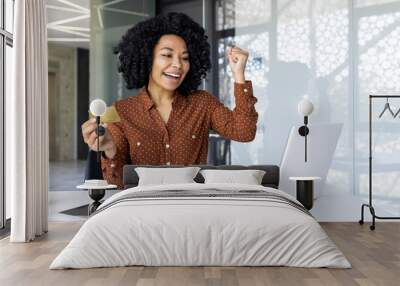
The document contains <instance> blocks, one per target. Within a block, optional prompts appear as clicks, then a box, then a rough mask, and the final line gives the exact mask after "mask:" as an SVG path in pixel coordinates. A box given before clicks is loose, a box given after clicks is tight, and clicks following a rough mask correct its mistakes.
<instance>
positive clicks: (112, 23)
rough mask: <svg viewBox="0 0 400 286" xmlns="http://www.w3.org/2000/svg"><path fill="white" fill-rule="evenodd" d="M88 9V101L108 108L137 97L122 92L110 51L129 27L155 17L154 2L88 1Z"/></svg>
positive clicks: (122, 0) (122, 82) (121, 80)
mask: <svg viewBox="0 0 400 286" xmlns="http://www.w3.org/2000/svg"><path fill="white" fill-rule="evenodd" d="M90 9H91V10H90V11H91V35H90V100H93V99H95V98H101V99H103V100H105V101H106V102H107V104H108V105H110V104H112V103H113V102H114V101H116V100H119V99H122V98H124V97H127V96H131V95H135V94H136V91H135V90H127V89H126V88H125V83H124V80H123V78H122V76H121V75H120V74H119V73H118V58H117V55H114V54H113V48H114V47H115V46H116V45H117V44H118V42H119V40H120V39H121V37H122V35H123V34H125V32H126V31H127V30H128V29H129V28H130V27H132V26H133V25H135V24H136V23H138V22H140V21H142V20H145V19H146V18H148V17H152V16H154V13H155V1H154V0H153V1H147V0H141V1H129V0H119V1H107V0H91V3H90Z"/></svg>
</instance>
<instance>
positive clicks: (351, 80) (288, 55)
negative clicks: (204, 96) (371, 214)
mask: <svg viewBox="0 0 400 286" xmlns="http://www.w3.org/2000/svg"><path fill="white" fill-rule="evenodd" d="M224 3H225V4H223V5H225V6H221V7H220V8H219V12H218V14H219V15H225V18H222V19H220V20H219V22H220V26H221V27H222V26H224V27H225V28H231V27H233V28H236V31H235V37H234V41H235V43H236V45H237V46H239V47H242V48H245V49H247V50H249V51H250V54H251V56H250V59H249V64H248V68H247V77H248V78H249V79H251V80H252V81H253V85H254V92H255V95H256V96H257V98H258V103H257V105H256V108H257V111H258V113H259V122H258V132H257V136H256V139H255V140H254V141H253V142H251V143H246V144H243V143H236V142H234V143H233V144H232V164H278V165H279V164H280V161H281V157H282V153H283V150H284V148H285V145H286V140H287V135H288V132H289V129H290V127H291V126H293V125H296V126H299V125H300V124H301V123H302V118H301V117H300V115H298V113H297V103H298V101H299V100H300V99H301V97H302V96H303V95H304V94H308V95H309V96H310V99H311V100H312V101H313V102H314V104H315V106H316V109H315V111H314V113H313V114H312V115H311V117H310V121H311V123H322V122H325V123H328V122H334V123H339V122H340V123H343V125H344V128H343V131H342V134H341V137H340V139H339V143H338V147H337V149H336V152H335V154H334V160H333V162H332V166H331V168H330V170H329V172H328V176H327V181H326V185H325V187H324V189H323V190H322V192H321V198H319V199H318V200H317V201H316V203H315V207H314V209H313V212H314V214H315V215H316V217H317V218H319V219H320V220H356V219H357V220H358V218H359V215H360V204H361V201H365V200H366V199H367V194H368V160H367V159H368V95H369V94H371V93H383V92H386V93H387V92H390V93H395V92H396V91H397V92H398V94H400V52H399V49H398V47H399V46H400V41H399V40H400V1H382V0H368V1H367V0H364V1H362V0H358V1H349V0H329V1H317V0H292V1H289V0H249V1H239V0H236V1H235V0H231V1H224ZM255 7H257V9H255ZM224 9H225V11H224ZM223 21H225V23H224V24H222V22H223ZM230 40H231V39H227V40H226V41H222V40H221V41H220V43H219V49H220V53H221V55H220V62H219V65H220V94H221V95H222V96H224V95H225V99H226V100H225V102H226V103H228V104H231V105H233V104H234V100H233V99H232V98H233V97H232V94H233V91H232V88H231V86H232V84H231V83H232V81H231V77H230V72H229V70H228V69H226V62H224V59H223V51H224V50H225V48H226V44H228V43H229V42H230ZM391 102H392V103H393V106H394V107H395V108H394V109H395V110H396V111H397V110H398V109H399V108H400V99H399V100H397V101H395V100H392V101H391ZM383 105H384V102H377V105H376V108H375V109H374V118H375V119H374V120H376V117H377V115H378V114H379V113H380V111H381V110H382V108H383ZM376 122H377V123H378V124H377V125H376V131H377V132H376V134H377V135H376V136H374V158H376V162H377V163H378V164H377V165H376V166H375V167H374V172H375V174H374V177H373V178H374V194H376V195H377V197H378V196H379V197H380V199H379V200H378V199H377V200H375V202H376V205H377V210H376V211H377V213H378V214H379V215H387V214H391V215H397V216H398V215H399V214H400V206H399V205H400V204H399V202H400V176H399V175H400V156H399V154H398V153H399V152H400V136H399V133H400V118H397V119H390V118H389V117H387V118H386V119H381V120H380V121H378V120H376ZM374 126H375V125H374ZM374 130H375V129H374ZM299 156H302V154H299Z"/></svg>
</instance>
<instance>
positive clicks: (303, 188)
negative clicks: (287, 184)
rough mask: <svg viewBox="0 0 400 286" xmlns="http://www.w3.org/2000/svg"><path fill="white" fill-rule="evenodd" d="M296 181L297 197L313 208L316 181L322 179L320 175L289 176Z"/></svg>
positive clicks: (304, 204) (306, 206) (309, 207)
mask: <svg viewBox="0 0 400 286" xmlns="http://www.w3.org/2000/svg"><path fill="white" fill-rule="evenodd" d="M289 179H290V180H293V181H296V199H297V200H298V201H299V202H300V203H302V205H303V206H304V207H305V208H306V209H308V210H311V209H312V207H313V202H314V181H315V180H320V179H321V178H320V177H289Z"/></svg>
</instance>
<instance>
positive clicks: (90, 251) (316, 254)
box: [50, 165, 351, 269]
mask: <svg viewBox="0 0 400 286" xmlns="http://www.w3.org/2000/svg"><path fill="white" fill-rule="evenodd" d="M136 167H138V166H134V165H127V166H125V167H124V185H125V187H126V189H125V190H124V191H122V192H119V193H117V194H115V195H113V196H112V197H110V198H108V199H107V200H106V201H105V202H104V203H103V204H102V205H101V206H100V207H99V208H98V210H97V211H96V212H95V213H94V214H93V215H92V216H91V217H90V218H89V219H88V220H87V221H86V222H85V223H84V224H83V225H82V227H81V229H80V230H79V231H78V233H77V234H76V235H75V237H74V238H73V239H72V240H71V242H70V243H69V244H68V245H67V246H66V247H65V248H64V249H63V250H62V252H61V253H60V254H59V255H58V256H57V257H56V258H55V259H54V261H53V262H52V264H51V265H50V269H65V268H92V267H118V266H129V265H144V266H292V267H329V268H350V267H351V265H350V263H349V262H348V260H347V259H346V258H345V256H344V255H343V253H342V252H341V251H340V250H339V249H338V248H337V247H336V245H335V244H334V243H333V241H331V239H330V238H329V237H328V236H327V234H326V233H325V231H324V230H323V229H322V228H321V226H320V225H319V224H318V222H317V221H316V220H315V219H314V218H313V217H312V215H311V214H310V213H309V212H308V211H307V210H306V209H305V208H304V207H303V206H302V205H301V204H300V203H299V202H298V201H297V200H296V199H295V198H293V197H292V196H290V195H288V194H286V193H285V192H283V191H281V190H279V189H278V186H279V167H278V166H271V165H253V166H217V167H216V166H200V167H201V168H202V170H204V169H234V170H243V169H259V170H265V171H266V173H265V175H264V176H263V178H262V182H261V183H262V184H261V185H246V184H236V183H235V184H234V183H232V184H228V183H226V184H218V183H212V184H204V183H203V182H204V179H203V178H202V176H201V174H200V173H199V174H198V175H197V176H196V177H195V181H196V183H186V184H169V185H152V186H138V179H139V178H138V175H137V173H136V172H135V168H136Z"/></svg>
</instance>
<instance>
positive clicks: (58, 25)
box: [46, 0, 90, 49]
mask: <svg viewBox="0 0 400 286" xmlns="http://www.w3.org/2000/svg"><path fill="white" fill-rule="evenodd" d="M46 10H47V36H48V41H49V42H50V43H57V44H61V45H68V46H73V47H81V48H87V49H88V48H89V42H90V0H46Z"/></svg>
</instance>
